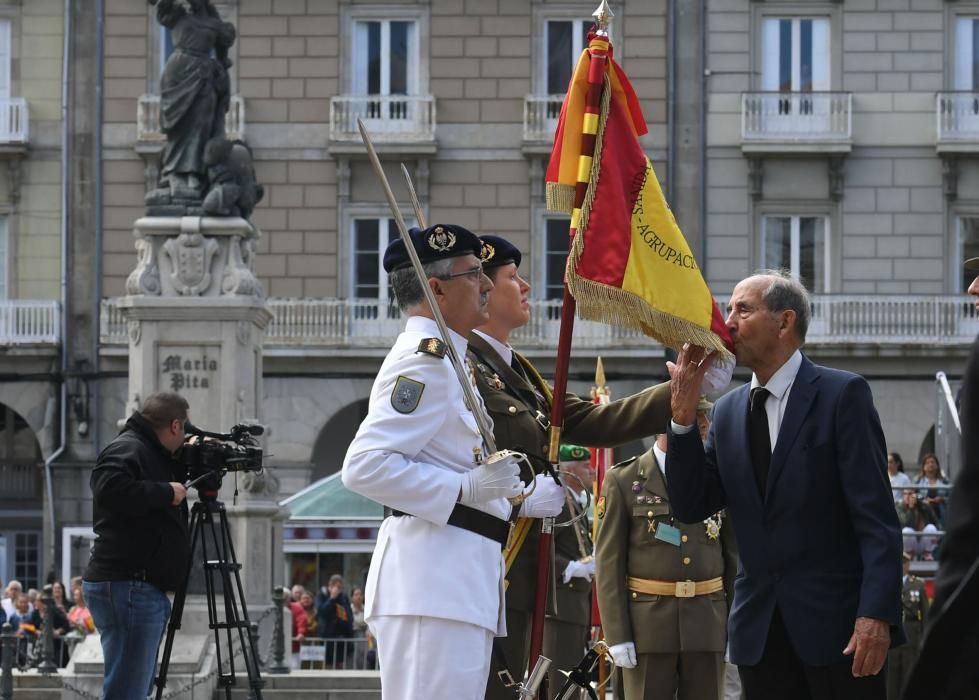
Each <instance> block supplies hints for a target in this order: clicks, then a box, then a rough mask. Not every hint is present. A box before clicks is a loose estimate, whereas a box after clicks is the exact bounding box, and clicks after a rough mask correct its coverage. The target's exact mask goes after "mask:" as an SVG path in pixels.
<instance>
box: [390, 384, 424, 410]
mask: <svg viewBox="0 0 979 700" xmlns="http://www.w3.org/2000/svg"><path fill="white" fill-rule="evenodd" d="M424 391H425V385H424V384H422V383H421V382H417V381H415V380H414V379H408V377H405V376H403V375H402V376H399V377H398V381H396V382H395V383H394V389H392V390H391V406H393V407H394V410H395V411H397V412H398V413H411V412H412V411H414V410H415V409H416V408H418V402H419V401H421V398H422V392H424Z"/></svg>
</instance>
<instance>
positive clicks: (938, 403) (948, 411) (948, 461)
mask: <svg viewBox="0 0 979 700" xmlns="http://www.w3.org/2000/svg"><path fill="white" fill-rule="evenodd" d="M935 454H936V455H937V456H938V459H939V463H940V464H943V465H945V472H946V474H948V478H949V479H953V480H954V479H955V477H956V475H957V474H958V471H959V466H960V464H961V461H962V424H961V423H960V422H959V409H958V406H956V404H955V397H954V396H953V395H952V388H951V387H950V386H949V385H948V378H947V377H946V376H945V373H944V372H938V373H937V374H936V375H935Z"/></svg>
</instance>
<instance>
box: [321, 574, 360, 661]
mask: <svg viewBox="0 0 979 700" xmlns="http://www.w3.org/2000/svg"><path fill="white" fill-rule="evenodd" d="M326 590H327V595H328V597H327V599H326V600H325V601H324V602H322V603H321V604H320V606H319V608H318V610H317V617H318V619H319V629H320V636H321V637H323V638H324V639H341V638H349V637H352V636H353V634H354V627H353V624H354V614H353V611H352V610H351V608H350V599H349V598H348V597H347V595H346V593H344V592H343V576H341V575H340V574H333V576H331V577H330V582H329V584H328V585H327V588H326ZM345 656H346V644H339V643H335V642H328V643H327V645H326V663H327V667H328V668H329V666H330V665H331V664H332V665H333V666H334V667H335V668H342V667H343V660H344V657H345Z"/></svg>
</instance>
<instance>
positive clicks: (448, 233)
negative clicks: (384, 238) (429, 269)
mask: <svg viewBox="0 0 979 700" xmlns="http://www.w3.org/2000/svg"><path fill="white" fill-rule="evenodd" d="M408 237H409V238H411V242H412V244H413V245H414V246H415V252H416V253H418V259H419V260H421V262H422V264H424V263H430V262H435V261H436V260H445V259H447V258H458V257H461V256H463V255H475V256H476V257H477V258H478V257H479V250H480V247H481V245H482V244H481V243H480V240H479V237H478V236H477V235H476V234H475V233H473V232H472V231H469V230H468V229H465V228H463V227H462V226H456V225H455V224H436V225H434V226H429V227H428V228H426V229H420V228H412V229H409V231H408ZM409 265H411V258H409V257H408V249H407V248H405V244H404V241H402V240H401V238H400V237H399V238H396V239H394V240H393V241H391V243H390V245H388V247H387V250H385V251H384V271H385V272H393V271H394V270H397V269H399V268H402V267H408V266H409Z"/></svg>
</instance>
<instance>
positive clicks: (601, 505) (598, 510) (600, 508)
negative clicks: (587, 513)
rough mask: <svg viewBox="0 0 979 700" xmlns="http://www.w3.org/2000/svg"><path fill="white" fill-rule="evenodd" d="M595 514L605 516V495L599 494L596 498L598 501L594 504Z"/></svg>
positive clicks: (600, 516)
mask: <svg viewBox="0 0 979 700" xmlns="http://www.w3.org/2000/svg"><path fill="white" fill-rule="evenodd" d="M595 514H596V515H597V516H598V517H599V518H604V517H605V496H601V497H600V498H599V499H598V503H596V504H595Z"/></svg>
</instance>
